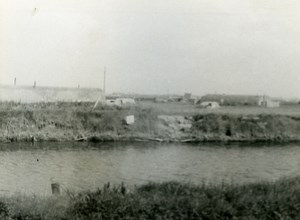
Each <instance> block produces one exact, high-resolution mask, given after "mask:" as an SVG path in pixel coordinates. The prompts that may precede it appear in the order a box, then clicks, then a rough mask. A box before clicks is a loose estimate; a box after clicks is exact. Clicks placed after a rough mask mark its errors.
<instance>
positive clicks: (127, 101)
mask: <svg viewBox="0 0 300 220" xmlns="http://www.w3.org/2000/svg"><path fill="white" fill-rule="evenodd" d="M106 104H107V105H116V106H123V105H134V104H135V100H134V99H132V98H116V99H106Z"/></svg>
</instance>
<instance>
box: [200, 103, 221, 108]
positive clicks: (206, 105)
mask: <svg viewBox="0 0 300 220" xmlns="http://www.w3.org/2000/svg"><path fill="white" fill-rule="evenodd" d="M200 107H202V108H210V109H215V108H220V105H219V103H218V102H201V103H200Z"/></svg>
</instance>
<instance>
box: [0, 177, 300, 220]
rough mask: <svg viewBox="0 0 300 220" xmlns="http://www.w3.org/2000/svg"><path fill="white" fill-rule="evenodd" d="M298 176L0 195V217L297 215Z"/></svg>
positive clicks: (299, 209) (299, 200)
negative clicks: (45, 195) (248, 181)
mask: <svg viewBox="0 0 300 220" xmlns="http://www.w3.org/2000/svg"><path fill="white" fill-rule="evenodd" d="M299 186H300V178H293V179H287V180H279V181H276V182H273V183H271V182H269V183H268V182H263V183H253V184H247V185H241V186H239V185H230V184H220V185H204V184H203V185H200V186H196V185H190V184H180V183H177V182H167V183H160V184H159V183H149V184H146V185H142V186H139V187H136V188H133V189H128V188H126V186H123V185H120V186H119V187H110V186H109V185H108V184H107V185H106V186H104V187H103V188H102V189H99V190H97V191H95V192H83V193H78V194H71V193H69V194H66V195H61V196H58V197H55V196H53V197H49V198H39V197H37V196H35V197H25V196H14V197H9V198H7V197H1V198H0V216H1V219H7V220H8V219H18V220H25V219H27V220H44V219H45V220H48V219H49V220H50V219H51V220H71V219H72V220H93V219H218V220H219V219H270V220H274V219H298V218H299V217H300V187H299Z"/></svg>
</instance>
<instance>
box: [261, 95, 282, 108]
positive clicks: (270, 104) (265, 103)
mask: <svg viewBox="0 0 300 220" xmlns="http://www.w3.org/2000/svg"><path fill="white" fill-rule="evenodd" d="M258 105H259V106H262V107H267V108H276V107H279V106H280V102H279V101H275V100H272V99H271V98H270V97H268V96H262V97H260V99H259V100H258Z"/></svg>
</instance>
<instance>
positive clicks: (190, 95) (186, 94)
mask: <svg viewBox="0 0 300 220" xmlns="http://www.w3.org/2000/svg"><path fill="white" fill-rule="evenodd" d="M191 98H192V93H184V95H183V99H185V100H190V99H191Z"/></svg>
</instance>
